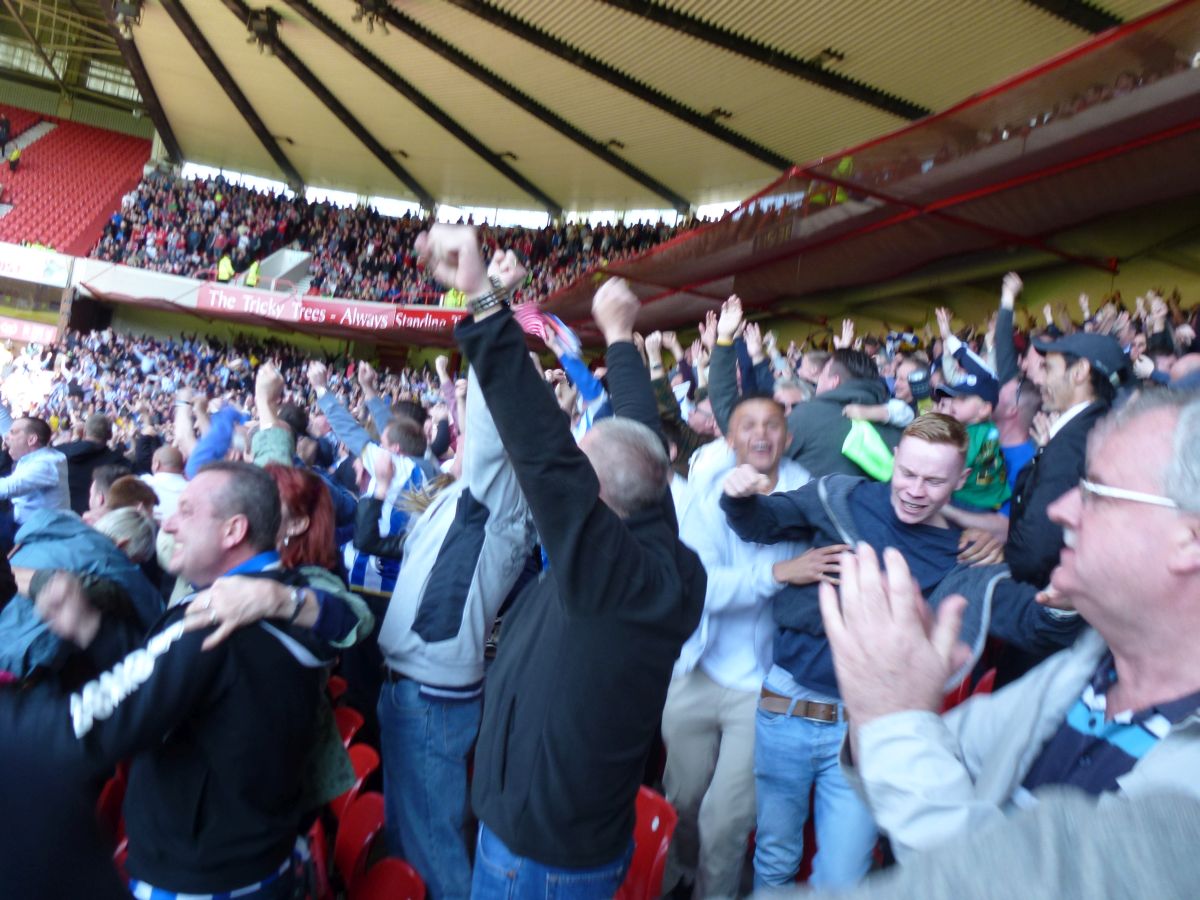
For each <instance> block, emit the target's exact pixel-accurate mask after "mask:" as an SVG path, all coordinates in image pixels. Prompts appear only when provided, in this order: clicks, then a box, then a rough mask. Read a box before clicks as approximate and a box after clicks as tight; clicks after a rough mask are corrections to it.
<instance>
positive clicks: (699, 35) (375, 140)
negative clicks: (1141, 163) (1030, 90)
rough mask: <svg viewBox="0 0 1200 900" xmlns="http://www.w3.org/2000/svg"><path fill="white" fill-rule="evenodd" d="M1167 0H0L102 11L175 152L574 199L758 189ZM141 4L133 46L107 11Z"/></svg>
mask: <svg viewBox="0 0 1200 900" xmlns="http://www.w3.org/2000/svg"><path fill="white" fill-rule="evenodd" d="M68 4H69V6H68ZM1160 5H1161V4H1160V3H1159V2H1156V0H1103V2H1100V3H1090V2H1082V0H970V2H961V0H842V2H838V3H829V2H825V0H672V2H637V0H554V2H548V0H391V2H385V0H272V2H271V3H269V4H264V3H262V2H261V0H253V2H250V3H247V2H245V0H144V2H141V3H138V2H132V0H126V2H117V3H115V4H114V3H113V2H112V0H3V6H0V14H2V13H7V14H8V19H9V23H10V24H16V18H18V13H19V14H20V15H19V18H21V19H22V20H23V22H24V23H25V24H26V25H27V26H35V28H34V30H33V32H32V33H33V34H34V36H37V34H38V32H37V31H36V24H37V23H40V22H41V21H42V13H44V12H45V13H47V15H48V13H49V11H50V10H51V9H53V11H55V13H56V14H59V15H65V14H67V13H70V12H71V11H74V12H73V13H72V14H77V13H85V14H86V13H88V12H89V11H90V12H95V11H99V12H101V13H103V14H104V15H105V16H106V17H107V19H108V23H107V24H108V28H107V31H108V34H109V36H110V39H111V40H112V41H113V42H114V43H115V45H116V46H117V47H118V48H119V49H120V50H121V51H122V54H123V55H124V57H125V61H126V64H127V65H128V66H129V68H130V71H131V72H132V73H133V75H134V77H135V80H137V82H138V87H139V89H140V90H141V93H142V97H143V99H144V102H145V105H146V109H147V112H148V113H149V114H150V115H151V116H152V117H153V118H154V120H155V125H156V127H157V128H158V131H159V134H160V136H161V137H162V138H163V140H164V144H165V145H166V147H167V148H168V150H169V152H170V153H171V154H172V155H173V156H175V157H176V158H178V159H180V160H182V159H187V160H190V161H194V162H199V163H204V164H207V165H211V166H219V167H222V168H227V169H233V170H237V171H241V172H246V173H250V174H255V175H261V176H266V177H270V178H277V179H280V180H283V181H287V182H290V183H293V184H296V183H300V182H303V183H305V184H314V185H321V186H327V187H334V188H340V189H345V190H350V191H354V192H356V193H360V194H363V195H367V196H386V197H397V198H402V199H408V200H413V201H418V202H421V203H423V204H424V205H426V206H429V205H432V204H433V203H449V204H453V205H473V206H498V207H515V208H527V209H528V208H539V209H549V210H551V211H557V210H560V209H564V210H592V209H615V210H632V209H646V208H664V207H672V206H674V207H677V208H684V207H688V206H698V205H700V204H704V203H707V202H714V201H725V200H730V199H737V198H739V197H744V196H748V195H749V194H751V193H753V192H755V191H756V190H758V189H760V188H761V187H762V186H763V185H764V184H766V183H768V182H770V181H771V180H772V179H773V178H775V177H776V176H778V175H779V174H780V173H781V172H782V171H784V170H785V169H787V168H788V167H789V166H790V165H791V164H793V163H806V162H810V161H813V160H816V159H819V158H820V157H822V156H825V155H827V154H831V153H835V152H836V151H838V150H839V149H841V148H844V147H847V146H852V145H855V144H859V143H861V142H863V141H866V140H869V139H872V138H874V137H878V136H880V135H884V134H887V133H889V132H892V131H895V130H896V129H897V128H899V127H901V126H903V125H905V124H906V123H908V122H910V121H912V120H914V119H918V118H921V117H922V116H924V115H927V114H929V113H931V112H939V111H942V110H944V109H946V108H948V107H950V106H951V105H953V104H954V103H956V102H958V101H961V100H963V99H964V98H965V97H967V96H969V95H971V94H973V93H975V92H979V91H982V90H984V89H986V88H988V87H989V86H991V85H993V84H995V83H997V82H1000V81H1002V80H1003V79H1005V78H1007V77H1009V76H1011V75H1013V74H1015V73H1017V72H1020V71H1023V70H1025V69H1027V68H1029V67H1030V66H1032V65H1034V64H1036V63H1039V62H1041V61H1043V60H1045V59H1047V58H1049V57H1051V56H1053V55H1055V54H1057V53H1060V52H1062V51H1064V50H1066V49H1069V48H1071V47H1073V46H1075V45H1077V44H1079V43H1080V42H1082V41H1085V40H1086V39H1088V38H1089V37H1090V36H1092V35H1093V34H1096V33H1098V32H1100V31H1103V30H1105V29H1107V28H1110V27H1112V26H1115V25H1119V24H1121V23H1122V22H1125V21H1128V20H1130V19H1132V18H1135V17H1137V16H1140V15H1142V14H1144V13H1146V12H1148V11H1150V10H1152V9H1154V8H1156V7H1158V6H1160ZM60 7H62V8H63V9H60ZM139 7H140V15H136V16H131V19H132V20H133V21H135V22H136V24H131V26H130V27H129V28H127V29H125V30H124V34H129V35H131V36H132V37H131V39H130V38H127V37H125V36H124V35H123V33H122V29H119V28H118V27H116V26H117V24H118V23H117V22H116V21H114V16H115V14H116V13H118V12H121V11H122V10H125V11H136V10H137V9H138V8H139ZM64 10H65V11H64ZM35 18H36V20H37V22H36V23H35Z"/></svg>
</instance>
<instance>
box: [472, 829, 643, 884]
mask: <svg viewBox="0 0 1200 900" xmlns="http://www.w3.org/2000/svg"><path fill="white" fill-rule="evenodd" d="M632 858H633V842H632V841H630V842H629V849H628V850H626V851H625V852H624V853H623V854H621V857H620V859H617V860H614V861H613V862H610V863H605V864H604V865H602V866H595V867H594V868H590V869H559V868H555V867H554V866H544V865H542V864H541V863H538V862H534V861H533V860H532V859H527V858H526V857H524V856H517V855H516V854H515V853H513V852H512V851H511V850H509V849H508V847H506V846H505V845H504V842H503V841H502V840H500V838H498V837H496V835H495V834H494V833H493V832H492V831H490V830H489V829H488V827H487V826H486V825H484V824H483V823H482V822H480V823H479V843H478V844H476V846H475V879H474V881H473V882H472V884H471V898H472V900H560V898H561V900H612V896H613V894H615V893H616V892H617V888H619V887H620V886H621V883H622V882H623V881H624V880H625V873H626V872H627V871H628V870H629V861H630V860H631V859H632Z"/></svg>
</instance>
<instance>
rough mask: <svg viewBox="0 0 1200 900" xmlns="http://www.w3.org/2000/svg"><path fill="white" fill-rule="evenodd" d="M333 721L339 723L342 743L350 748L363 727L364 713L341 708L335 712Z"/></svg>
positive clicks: (344, 707) (345, 707) (346, 707)
mask: <svg viewBox="0 0 1200 900" xmlns="http://www.w3.org/2000/svg"><path fill="white" fill-rule="evenodd" d="M333 719H334V721H335V722H337V729H338V734H340V735H341V736H342V743H343V744H345V745H346V746H347V747H349V746H350V742H351V741H353V740H354V736H355V735H356V734H358V731H359V729H360V728H362V727H363V721H364V720H363V716H362V713H360V712H359V711H358V710H357V709H352V708H350V707H349V706H339V707H338V708H337V709H335V710H334V711H333Z"/></svg>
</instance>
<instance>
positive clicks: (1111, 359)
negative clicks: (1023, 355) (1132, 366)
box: [1033, 331, 1129, 387]
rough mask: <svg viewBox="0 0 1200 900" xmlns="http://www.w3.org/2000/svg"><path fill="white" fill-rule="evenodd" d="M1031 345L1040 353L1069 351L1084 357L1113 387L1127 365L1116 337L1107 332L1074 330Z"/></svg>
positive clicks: (1119, 380) (1117, 382)
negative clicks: (1095, 332)
mask: <svg viewBox="0 0 1200 900" xmlns="http://www.w3.org/2000/svg"><path fill="white" fill-rule="evenodd" d="M1033 346H1034V349H1035V350H1037V351H1038V353H1042V354H1046V353H1069V354H1071V355H1072V356H1078V357H1080V358H1081V359H1086V360H1087V361H1088V363H1089V364H1090V365H1091V367H1092V368H1093V369H1095V370H1096V371H1097V372H1099V373H1100V374H1101V375H1103V376H1104V377H1105V378H1107V379H1108V380H1109V381H1110V382H1112V384H1113V387H1116V386H1117V385H1119V384H1120V383H1121V371H1122V370H1123V369H1125V368H1126V367H1127V366H1128V365H1129V358H1128V357H1127V356H1126V355H1125V351H1124V350H1122V349H1121V345H1120V344H1119V343H1118V342H1117V339H1116V338H1115V337H1112V336H1111V335H1107V334H1092V333H1090V332H1087V331H1076V332H1075V333H1074V334H1068V335H1066V336H1065V337H1061V338H1059V339H1058V340H1056V341H1034V342H1033Z"/></svg>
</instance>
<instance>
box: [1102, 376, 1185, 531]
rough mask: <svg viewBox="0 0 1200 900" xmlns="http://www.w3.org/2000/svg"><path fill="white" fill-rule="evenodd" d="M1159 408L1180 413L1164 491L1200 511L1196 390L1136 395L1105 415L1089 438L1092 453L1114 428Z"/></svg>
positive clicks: (1146, 392)
mask: <svg viewBox="0 0 1200 900" xmlns="http://www.w3.org/2000/svg"><path fill="white" fill-rule="evenodd" d="M1158 410H1173V411H1174V412H1175V413H1176V415H1177V416H1178V421H1177V422H1176V424H1175V433H1174V435H1173V437H1172V442H1171V443H1172V446H1171V459H1170V461H1169V462H1168V463H1167V467H1166V470H1165V471H1164V472H1163V474H1162V486H1163V493H1164V494H1166V496H1168V497H1170V498H1171V499H1172V500H1174V501H1175V502H1176V503H1177V504H1179V508H1180V509H1181V510H1184V511H1185V512H1189V513H1200V393H1198V392H1196V391H1172V390H1153V391H1141V392H1139V393H1138V395H1137V396H1136V397H1134V398H1133V399H1132V400H1130V401H1129V402H1128V403H1126V404H1124V405H1123V406H1121V407H1119V408H1117V409H1115V410H1113V411H1112V412H1110V413H1109V414H1108V415H1107V416H1105V417H1104V418H1103V419H1102V420H1101V421H1100V422H1099V423H1098V424H1097V425H1096V427H1095V428H1093V429H1092V433H1091V435H1090V436H1089V438H1088V455H1089V456H1090V455H1091V453H1092V452H1093V451H1094V449H1095V447H1096V446H1097V445H1098V444H1099V443H1100V442H1101V441H1103V440H1105V439H1106V438H1107V437H1108V436H1109V435H1111V434H1112V433H1113V432H1114V431H1118V430H1123V429H1125V428H1126V427H1128V426H1130V425H1131V423H1132V422H1133V421H1134V420H1135V419H1138V418H1140V417H1141V416H1144V415H1146V414H1148V413H1152V412H1156V411H1158Z"/></svg>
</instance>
